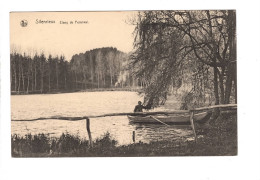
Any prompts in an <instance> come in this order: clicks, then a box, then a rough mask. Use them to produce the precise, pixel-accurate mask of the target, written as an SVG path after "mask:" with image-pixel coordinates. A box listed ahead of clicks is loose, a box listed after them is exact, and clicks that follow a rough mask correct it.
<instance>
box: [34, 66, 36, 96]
mask: <svg viewBox="0 0 260 180" xmlns="http://www.w3.org/2000/svg"><path fill="white" fill-rule="evenodd" d="M36 89H37V71H36V63H35V65H34V91H36Z"/></svg>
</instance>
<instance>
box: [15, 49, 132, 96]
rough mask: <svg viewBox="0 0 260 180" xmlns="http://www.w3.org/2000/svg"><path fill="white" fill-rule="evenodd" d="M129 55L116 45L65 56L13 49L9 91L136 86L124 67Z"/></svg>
mask: <svg viewBox="0 0 260 180" xmlns="http://www.w3.org/2000/svg"><path fill="white" fill-rule="evenodd" d="M127 58H128V55H127V54H126V53H123V52H121V51H118V50H117V49H116V48H111V47H107V48H98V49H93V50H90V51H86V52H85V53H80V54H75V55H73V56H72V58H71V60H70V61H68V60H67V59H65V57H64V56H62V55H61V56H52V55H49V56H48V57H46V55H45V54H44V53H43V52H42V53H40V54H37V53H35V54H34V55H33V56H29V55H28V54H26V53H24V54H20V53H17V52H15V51H14V52H12V53H11V54H10V60H11V69H10V72H11V77H10V80H11V91H12V93H17V94H24V93H50V92H71V91H78V90H88V89H100V88H103V89H104V88H125V87H136V86H137V81H136V80H134V78H133V77H132V76H131V73H130V72H129V70H128V69H127V68H126V65H127V63H128V59H127Z"/></svg>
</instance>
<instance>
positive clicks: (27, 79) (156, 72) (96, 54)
mask: <svg viewBox="0 0 260 180" xmlns="http://www.w3.org/2000/svg"><path fill="white" fill-rule="evenodd" d="M236 27H237V26H236V11H235V10H229V9H223V10H176V11H174V10H167V11H165V10H164V11H159V10H156V11H152V10H151V11H109V12H105V11H104V12H102V11H100V12H11V13H10V85H11V87H10V89H11V92H10V93H11V146H12V147H11V153H12V157H129V156H131V157H132V156H134V157H136V156H138V157H139V156H235V155H237V50H236V47H237V45H236V44H237V38H236V31H237V29H236Z"/></svg>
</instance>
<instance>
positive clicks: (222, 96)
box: [217, 69, 225, 104]
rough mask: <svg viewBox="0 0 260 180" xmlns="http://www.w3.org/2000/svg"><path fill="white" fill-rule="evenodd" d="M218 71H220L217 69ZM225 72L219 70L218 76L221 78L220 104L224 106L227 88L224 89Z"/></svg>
mask: <svg viewBox="0 0 260 180" xmlns="http://www.w3.org/2000/svg"><path fill="white" fill-rule="evenodd" d="M217 70H218V69H217ZM223 73H224V70H222V71H221V72H219V70H218V76H219V87H220V103H221V104H224V103H225V88H224V80H223V78H224V74H223Z"/></svg>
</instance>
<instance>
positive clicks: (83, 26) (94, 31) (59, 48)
mask: <svg viewBox="0 0 260 180" xmlns="http://www.w3.org/2000/svg"><path fill="white" fill-rule="evenodd" d="M135 13H136V12H134V11H124V12H11V13H10V44H11V47H10V48H11V51H12V50H14V49H16V51H18V52H22V53H23V52H26V53H31V54H34V53H35V52H38V53H39V52H44V53H45V54H46V55H47V54H52V55H54V56H56V55H64V56H65V58H66V59H67V60H70V59H71V57H72V55H74V54H78V53H84V52H86V51H87V50H91V49H94V48H101V47H116V48H117V49H118V50H120V51H123V52H126V53H128V52H130V51H131V50H132V48H133V41H134V36H133V31H134V28H135V26H134V25H131V24H130V23H126V22H129V21H128V20H129V18H132V17H133V16H134V15H135ZM22 20H26V21H27V26H25V27H23V26H21V21H22ZM41 21H48V22H47V23H45V22H44V23H41ZM54 21H55V23H51V22H54ZM61 21H62V22H61ZM76 21H77V22H76ZM79 21H84V22H83V23H78V22H79ZM66 22H67V23H68V24H66ZM70 22H73V23H72V24H70Z"/></svg>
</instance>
